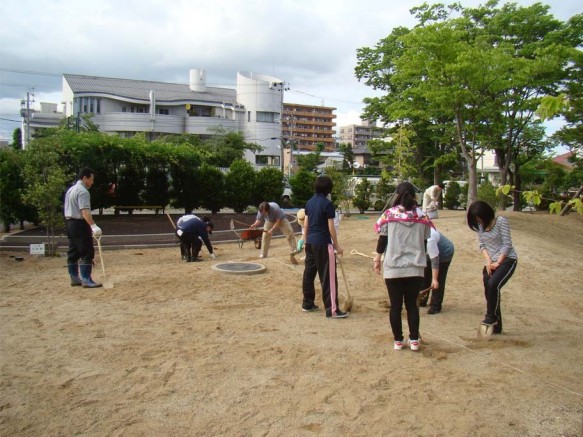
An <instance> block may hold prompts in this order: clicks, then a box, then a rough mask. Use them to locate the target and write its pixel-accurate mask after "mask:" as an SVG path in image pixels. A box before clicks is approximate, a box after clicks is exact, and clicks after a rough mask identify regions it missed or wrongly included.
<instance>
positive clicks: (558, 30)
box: [356, 1, 581, 201]
mask: <svg viewBox="0 0 583 437" xmlns="http://www.w3.org/2000/svg"><path fill="white" fill-rule="evenodd" d="M548 9H549V8H548V6H543V5H541V4H540V3H535V4H534V5H532V6H530V7H517V6H516V4H512V3H511V4H506V5H504V6H502V7H500V8H498V7H497V2H496V1H490V2H488V3H486V5H485V6H479V7H477V8H465V9H464V8H462V7H461V6H460V5H459V4H453V5H452V6H450V7H449V9H446V7H444V6H443V5H441V4H437V5H432V6H428V5H427V4H424V5H422V6H421V7H419V8H414V9H413V10H412V12H413V13H414V14H416V18H417V19H418V20H419V24H418V25H417V26H416V27H414V28H413V29H411V30H409V29H405V28H397V29H395V30H394V31H393V33H392V34H391V35H390V37H389V38H386V39H385V40H383V41H381V43H380V44H379V45H378V46H377V47H376V48H375V49H368V48H365V49H359V51H358V58H359V63H358V66H357V69H356V73H357V77H358V78H359V79H365V80H366V83H367V85H370V86H372V87H373V88H376V89H382V90H385V91H386V92H387V95H386V96H383V97H380V98H375V99H369V100H367V108H366V110H365V112H366V114H365V115H367V116H369V115H375V114H380V115H382V116H384V117H385V118H387V119H389V121H397V120H410V121H414V120H419V119H420V118H422V117H427V119H428V120H430V121H431V122H432V123H433V124H435V125H436V126H439V123H444V124H443V129H441V128H440V131H441V132H442V133H443V135H444V136H442V137H440V138H439V143H442V144H446V143H448V142H449V141H450V139H448V137H447V136H448V135H450V137H449V138H455V140H456V143H457V146H458V147H459V149H460V151H461V153H462V155H463V157H464V159H465V160H466V163H467V166H468V171H469V193H468V196H469V201H473V200H475V198H476V191H477V162H478V160H479V158H480V157H481V156H482V154H483V153H484V151H486V150H495V151H496V154H497V157H498V162H499V166H500V175H501V179H502V180H503V181H505V180H506V178H507V177H508V174H509V172H510V171H511V168H512V166H511V164H513V163H512V157H513V156H515V153H513V152H514V148H515V147H516V146H517V138H518V136H519V135H520V133H521V132H522V130H523V129H524V127H525V126H526V125H528V124H529V123H532V122H534V121H533V114H534V111H535V110H536V108H537V106H538V101H539V99H540V97H541V96H542V95H544V94H545V93H546V90H548V89H553V88H557V87H558V86H559V84H560V83H561V82H562V81H563V80H565V79H566V78H567V76H566V73H565V68H564V67H565V66H567V65H568V64H569V62H572V58H573V49H574V48H576V47H577V46H578V45H579V44H580V42H581V40H580V38H581V36H580V35H581V32H579V37H578V38H577V37H575V35H577V32H575V31H573V30H572V31H571V32H567V30H568V29H567V28H568V26H565V25H564V24H563V23H561V22H560V21H558V20H555V19H554V18H553V17H552V16H550V15H549V14H548ZM571 21H572V22H574V21H576V22H577V23H579V21H580V20H578V21H577V20H571ZM573 27H576V29H579V30H580V27H579V25H577V26H573ZM375 61H376V62H377V63H378V64H375ZM421 113H423V114H424V115H423V116H421V115H420V114H421ZM387 114H390V115H388V116H387Z"/></svg>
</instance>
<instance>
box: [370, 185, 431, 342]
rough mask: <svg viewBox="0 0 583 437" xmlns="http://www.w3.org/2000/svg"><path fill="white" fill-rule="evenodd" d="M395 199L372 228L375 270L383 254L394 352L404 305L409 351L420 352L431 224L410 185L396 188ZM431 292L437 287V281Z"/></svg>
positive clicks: (402, 338)
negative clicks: (421, 293) (421, 302)
mask: <svg viewBox="0 0 583 437" xmlns="http://www.w3.org/2000/svg"><path fill="white" fill-rule="evenodd" d="M396 194H397V197H396V198H395V201H394V202H393V206H392V207H391V208H389V209H387V210H386V211H385V212H384V213H383V214H382V215H381V217H380V219H379V220H378V222H377V223H376V225H375V230H376V231H377V232H378V233H379V238H378V241H377V248H376V254H375V256H374V261H373V263H374V265H373V267H374V270H375V272H377V273H378V274H380V272H381V256H382V255H383V254H384V262H383V277H384V279H385V284H386V286H387V291H388V293H389V300H390V303H391V309H390V310H389V321H390V323H391V329H392V331H393V337H394V345H393V348H394V349H395V350H401V349H403V345H404V337H403V322H402V320H401V311H402V309H403V302H404V303H405V308H406V309H407V323H408V324H409V347H410V348H411V350H412V351H418V350H419V342H420V337H419V307H418V306H417V296H418V294H419V290H421V286H422V285H423V272H424V269H425V266H426V264H427V261H426V255H425V240H427V239H428V238H429V236H430V235H431V233H430V230H431V228H432V227H433V223H431V220H429V219H428V218H427V216H426V215H425V214H424V213H423V212H422V211H421V209H420V208H419V207H418V205H417V200H416V199H415V187H414V186H413V185H412V184H411V183H409V182H402V183H400V184H399V185H397V189H396ZM431 285H432V288H437V287H438V286H439V284H438V282H437V279H434V280H433V281H432V284H431Z"/></svg>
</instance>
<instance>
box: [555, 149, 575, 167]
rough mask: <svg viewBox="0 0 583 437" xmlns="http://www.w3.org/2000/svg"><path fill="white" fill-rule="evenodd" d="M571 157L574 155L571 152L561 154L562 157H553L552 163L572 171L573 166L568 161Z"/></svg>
mask: <svg viewBox="0 0 583 437" xmlns="http://www.w3.org/2000/svg"><path fill="white" fill-rule="evenodd" d="M573 155H574V153H573V152H567V153H563V154H562V155H559V156H556V157H554V158H553V161H554V162H556V163H557V164H560V165H562V166H563V167H567V168H569V169H572V168H573V167H575V164H573V163H572V162H571V161H570V160H569V159H570V158H571V157H572V156H573Z"/></svg>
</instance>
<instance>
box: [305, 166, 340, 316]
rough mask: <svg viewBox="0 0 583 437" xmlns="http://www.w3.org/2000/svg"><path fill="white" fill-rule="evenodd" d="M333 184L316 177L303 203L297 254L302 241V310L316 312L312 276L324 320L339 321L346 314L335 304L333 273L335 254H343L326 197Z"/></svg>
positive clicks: (330, 205) (331, 209) (333, 211)
mask: <svg viewBox="0 0 583 437" xmlns="http://www.w3.org/2000/svg"><path fill="white" fill-rule="evenodd" d="M332 187H333V182H332V179H330V177H329V176H319V177H318V178H316V181H315V182H314V191H315V194H314V195H313V196H312V198H311V199H310V200H308V203H307V204H306V208H305V214H304V218H303V221H304V225H303V229H302V238H301V239H300V241H299V242H298V251H301V250H302V248H303V246H304V242H305V243H306V244H305V250H306V259H305V268H304V276H303V280H302V292H303V295H304V299H303V303H302V310H303V311H306V312H310V311H316V310H318V309H319V308H318V306H317V305H316V304H315V303H314V300H315V298H316V290H315V287H314V280H315V279H316V274H317V275H318V277H319V278H320V284H321V286H322V300H323V301H324V306H325V308H326V317H328V318H332V319H343V318H345V317H348V313H346V312H344V311H341V310H340V307H339V304H338V275H337V271H336V254H338V255H342V253H343V252H344V251H343V249H342V247H340V244H339V243H338V237H337V235H336V228H335V227H334V217H335V215H336V212H335V210H334V204H333V203H332V202H331V201H330V200H328V198H327V197H326V196H328V195H329V194H330V193H332Z"/></svg>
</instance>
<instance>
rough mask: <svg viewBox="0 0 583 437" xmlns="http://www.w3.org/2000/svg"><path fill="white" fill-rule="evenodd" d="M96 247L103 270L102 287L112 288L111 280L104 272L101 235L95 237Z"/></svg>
mask: <svg viewBox="0 0 583 437" xmlns="http://www.w3.org/2000/svg"><path fill="white" fill-rule="evenodd" d="M95 239H96V240H97V248H98V249H99V259H100V260H101V270H102V272H103V288H113V281H112V280H111V278H110V277H109V276H107V275H106V274H105V262H104V261H103V252H102V250H101V237H96V238H95Z"/></svg>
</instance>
